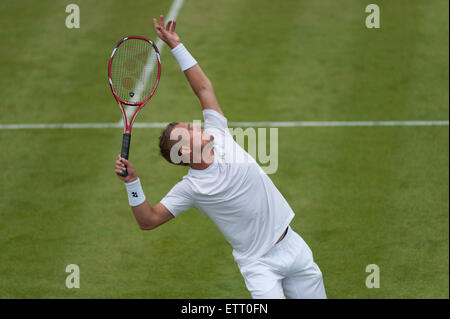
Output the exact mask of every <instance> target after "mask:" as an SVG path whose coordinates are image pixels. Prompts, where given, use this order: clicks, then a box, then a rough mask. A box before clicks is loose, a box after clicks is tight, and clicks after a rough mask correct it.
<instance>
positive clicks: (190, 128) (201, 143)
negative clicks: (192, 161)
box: [176, 123, 214, 155]
mask: <svg viewBox="0 0 450 319" xmlns="http://www.w3.org/2000/svg"><path fill="white" fill-rule="evenodd" d="M176 128H177V129H183V130H186V133H187V134H189V145H186V144H185V147H189V149H190V151H191V155H193V154H195V153H199V152H202V151H203V150H204V149H205V147H206V146H207V145H208V143H210V142H212V141H213V140H214V136H212V135H210V134H208V133H206V132H205V130H204V129H202V126H201V125H192V124H190V123H180V124H178V125H177V126H176Z"/></svg>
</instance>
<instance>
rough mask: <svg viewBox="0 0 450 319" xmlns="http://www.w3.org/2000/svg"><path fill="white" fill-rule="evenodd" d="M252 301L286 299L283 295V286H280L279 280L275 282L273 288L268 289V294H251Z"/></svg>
mask: <svg viewBox="0 0 450 319" xmlns="http://www.w3.org/2000/svg"><path fill="white" fill-rule="evenodd" d="M252 298H253V299H286V297H285V296H284V293H283V286H282V284H281V280H277V282H276V283H275V286H274V287H273V288H272V289H270V290H269V291H268V292H266V293H264V294H262V295H255V294H252Z"/></svg>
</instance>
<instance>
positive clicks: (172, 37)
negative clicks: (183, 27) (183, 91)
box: [153, 15, 223, 115]
mask: <svg viewBox="0 0 450 319" xmlns="http://www.w3.org/2000/svg"><path fill="white" fill-rule="evenodd" d="M159 20H160V21H159V23H158V21H157V20H156V19H153V24H154V26H155V30H156V33H157V34H158V37H159V38H160V39H161V40H163V41H164V42H165V43H166V44H167V45H168V46H169V47H170V49H171V50H172V53H173V54H174V56H175V58H176V59H177V60H178V63H179V64H180V66H181V69H182V70H183V72H184V75H185V76H186V78H187V80H188V81H189V84H190V85H191V88H192V90H193V91H194V93H195V95H197V97H198V99H199V100H200V104H201V105H202V109H203V110H206V109H212V110H215V111H217V112H219V113H220V114H222V115H223V112H222V109H221V108H220V106H219V103H218V102H217V98H216V95H215V93H214V88H213V86H212V84H211V81H210V80H209V79H208V77H207V76H206V75H205V73H204V72H203V70H202V69H201V68H200V66H199V65H198V63H197V61H195V59H194V58H193V57H192V56H191V55H190V53H189V52H188V51H187V50H186V48H185V47H184V45H183V44H182V43H181V41H180V37H179V36H178V35H177V34H176V33H175V27H176V24H177V23H176V21H175V20H169V21H168V22H167V24H166V26H165V27H164V16H162V15H161V16H160V17H159Z"/></svg>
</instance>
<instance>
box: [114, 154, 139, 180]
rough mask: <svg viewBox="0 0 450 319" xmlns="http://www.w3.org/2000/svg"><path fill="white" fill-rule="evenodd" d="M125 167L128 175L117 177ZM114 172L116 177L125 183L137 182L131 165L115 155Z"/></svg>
mask: <svg viewBox="0 0 450 319" xmlns="http://www.w3.org/2000/svg"><path fill="white" fill-rule="evenodd" d="M125 165H126V166H127V172H128V175H127V176H120V175H118V174H119V173H121V172H122V171H124V170H125ZM115 172H116V174H117V177H119V178H120V179H121V180H122V181H124V182H125V183H131V182H134V181H135V180H137V174H136V170H135V169H134V166H133V164H131V162H130V161H129V160H126V159H124V158H123V157H122V156H120V155H117V160H116V169H115Z"/></svg>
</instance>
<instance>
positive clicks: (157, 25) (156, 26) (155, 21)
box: [153, 18, 159, 30]
mask: <svg viewBox="0 0 450 319" xmlns="http://www.w3.org/2000/svg"><path fill="white" fill-rule="evenodd" d="M153 25H154V26H155V29H156V30H158V29H159V24H158V21H157V20H156V19H155V18H153Z"/></svg>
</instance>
